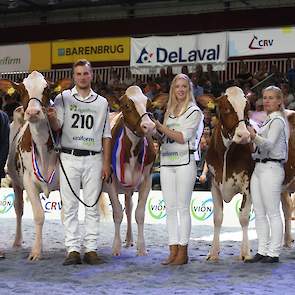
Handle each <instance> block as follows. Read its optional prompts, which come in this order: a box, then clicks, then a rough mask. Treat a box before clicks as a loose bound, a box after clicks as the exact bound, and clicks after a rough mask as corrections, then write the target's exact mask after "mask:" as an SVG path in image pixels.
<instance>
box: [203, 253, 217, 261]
mask: <svg viewBox="0 0 295 295" xmlns="http://www.w3.org/2000/svg"><path fill="white" fill-rule="evenodd" d="M206 260H207V261H212V262H217V261H219V256H217V255H211V254H209V255H208V256H207V258H206Z"/></svg>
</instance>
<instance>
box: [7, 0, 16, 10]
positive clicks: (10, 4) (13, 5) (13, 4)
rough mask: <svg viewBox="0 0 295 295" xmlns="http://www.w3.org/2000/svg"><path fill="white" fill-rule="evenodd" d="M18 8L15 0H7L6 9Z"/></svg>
mask: <svg viewBox="0 0 295 295" xmlns="http://www.w3.org/2000/svg"><path fill="white" fill-rule="evenodd" d="M16 7H18V1H17V0H8V9H13V8H16Z"/></svg>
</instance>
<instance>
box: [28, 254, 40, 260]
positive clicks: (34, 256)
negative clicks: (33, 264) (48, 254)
mask: <svg viewBox="0 0 295 295" xmlns="http://www.w3.org/2000/svg"><path fill="white" fill-rule="evenodd" d="M40 259H41V254H34V253H31V254H30V255H29V257H28V260H29V261H38V260H40Z"/></svg>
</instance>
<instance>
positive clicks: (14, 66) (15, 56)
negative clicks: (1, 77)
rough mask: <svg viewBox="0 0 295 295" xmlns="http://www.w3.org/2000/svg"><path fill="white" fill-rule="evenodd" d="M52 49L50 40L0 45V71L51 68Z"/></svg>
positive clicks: (43, 69)
mask: <svg viewBox="0 0 295 295" xmlns="http://www.w3.org/2000/svg"><path fill="white" fill-rule="evenodd" d="M50 51H51V49H50V42H40V43H28V44H17V45H7V46H0V72H1V73H5V72H16V71H17V72H21V71H33V70H39V71H45V70H49V69H50V68H51V60H50Z"/></svg>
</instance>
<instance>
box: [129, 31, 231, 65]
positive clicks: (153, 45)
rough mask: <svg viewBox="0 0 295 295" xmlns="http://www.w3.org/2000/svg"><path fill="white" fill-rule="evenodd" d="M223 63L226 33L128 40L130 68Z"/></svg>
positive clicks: (225, 54)
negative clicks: (129, 44)
mask: <svg viewBox="0 0 295 295" xmlns="http://www.w3.org/2000/svg"><path fill="white" fill-rule="evenodd" d="M226 60H227V32H221V33H210V34H195V35H185V36H169V37H164V36H152V37H146V38H131V55H130V66H131V67H132V68H147V67H162V66H168V65H171V66H176V65H182V64H196V63H224V62H226Z"/></svg>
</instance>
